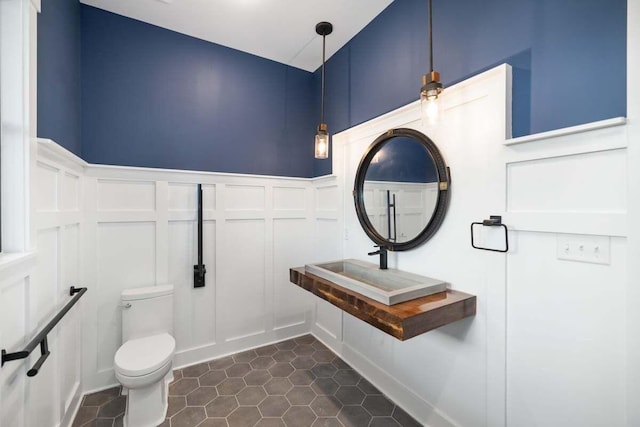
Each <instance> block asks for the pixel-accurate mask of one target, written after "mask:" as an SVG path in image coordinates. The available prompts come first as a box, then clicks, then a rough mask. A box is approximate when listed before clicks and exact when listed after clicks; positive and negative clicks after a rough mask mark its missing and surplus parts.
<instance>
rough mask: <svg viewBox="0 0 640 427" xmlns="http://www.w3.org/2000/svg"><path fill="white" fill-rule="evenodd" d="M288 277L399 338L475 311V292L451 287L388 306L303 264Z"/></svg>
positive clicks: (402, 338) (442, 324)
mask: <svg viewBox="0 0 640 427" xmlns="http://www.w3.org/2000/svg"><path fill="white" fill-rule="evenodd" d="M289 280H291V283H294V284H296V285H298V286H300V287H301V288H303V289H305V290H307V291H309V292H311V293H312V294H314V295H316V296H318V297H320V298H322V299H323V300H325V301H328V302H330V303H331V304H333V305H335V306H336V307H338V308H340V309H341V310H343V311H346V312H347V313H349V314H351V315H352V316H355V317H357V318H358V319H360V320H364V321H365V322H367V323H369V324H370V325H372V326H374V327H376V328H378V329H380V330H381V331H383V332H386V333H387V334H389V335H391V336H393V337H395V338H397V339H399V340H401V341H404V340H408V339H409V338H413V337H415V336H417V335H420V334H423V333H425V332H428V331H431V330H433V329H436V328H439V327H440V326H444V325H447V324H449V323H452V322H455V321H457V320H460V319H464V318H465V317H469V316H474V315H475V314H476V297H475V295H470V294H466V293H464V292H460V291H454V290H451V289H447V291H446V292H439V293H437V294H433V295H429V296H426V297H421V298H416V299H413V300H410V301H406V302H402V303H400V304H394V305H391V306H387V305H384V304H382V303H379V302H378V301H375V300H373V299H371V298H367V297H365V296H364V295H361V294H359V293H357V292H353V291H351V290H349V289H346V288H343V287H342V286H339V285H336V284H335V283H333V282H330V281H328V280H325V279H323V278H321V277H318V276H315V275H313V274H311V273H308V272H306V271H305V269H304V267H297V268H291V269H289Z"/></svg>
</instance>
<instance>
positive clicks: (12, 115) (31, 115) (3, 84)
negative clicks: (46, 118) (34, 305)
mask: <svg viewBox="0 0 640 427" xmlns="http://www.w3.org/2000/svg"><path fill="white" fill-rule="evenodd" d="M39 6H40V5H39V2H38V3H34V2H32V1H30V0H0V150H1V157H0V162H1V164H0V173H1V174H2V176H1V179H0V198H1V200H0V202H1V205H0V208H1V210H2V211H1V212H0V214H1V215H2V222H1V227H2V235H1V236H2V237H1V238H2V253H0V266H2V264H3V263H5V262H7V261H15V258H16V256H20V255H25V254H26V253H27V252H28V251H29V249H30V248H31V247H32V246H33V245H32V244H31V242H30V234H31V233H30V230H29V216H30V215H29V213H30V191H29V185H30V179H29V173H30V172H29V171H30V158H31V157H30V151H31V148H30V147H31V141H33V140H34V139H35V134H36V114H35V112H36V105H37V104H36V87H37V80H36V76H37V75H36V52H37V50H36V43H37V12H38V9H39Z"/></svg>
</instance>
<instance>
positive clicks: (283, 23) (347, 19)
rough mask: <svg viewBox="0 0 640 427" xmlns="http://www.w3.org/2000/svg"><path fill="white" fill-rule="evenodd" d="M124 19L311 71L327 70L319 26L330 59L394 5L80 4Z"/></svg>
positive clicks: (284, 1)
mask: <svg viewBox="0 0 640 427" xmlns="http://www.w3.org/2000/svg"><path fill="white" fill-rule="evenodd" d="M80 1H81V2H82V3H84V4H87V5H90V6H95V7H97V8H100V9H104V10H108V11H109V12H113V13H117V14H118V15H123V16H127V17H130V18H133V19H137V20H139V21H143V22H148V23H149V24H153V25H157V26H159V27H163V28H167V29H169V30H173V31H177V32H179V33H183V34H187V35H190V36H193V37H197V38H199V39H203V40H208V41H210V42H214V43H218V44H221V45H224V46H228V47H231V48H234V49H238V50H241V51H244V52H248V53H251V54H253V55H257V56H261V57H264V58H268V59H272V60H274V61H277V62H281V63H283V64H287V65H291V66H294V67H297V68H301V69H303V70H307V71H315V70H316V69H317V68H318V67H319V66H320V65H322V37H321V36H318V35H317V34H316V32H315V27H316V24H317V23H318V22H320V21H329V22H331V23H332V24H333V33H332V34H331V35H329V36H327V58H330V57H331V55H333V54H334V53H335V52H336V51H338V50H339V49H340V48H341V47H342V46H344V45H345V44H346V43H347V42H348V41H349V40H351V38H352V37H353V36H355V35H356V34H357V33H358V32H359V31H360V30H362V29H363V28H364V27H365V26H366V25H367V24H368V23H369V22H371V21H372V20H373V19H374V18H375V17H376V16H377V15H378V14H379V13H380V12H382V11H383V10H384V9H385V8H386V7H387V6H388V5H389V4H391V2H392V1H393V0H80Z"/></svg>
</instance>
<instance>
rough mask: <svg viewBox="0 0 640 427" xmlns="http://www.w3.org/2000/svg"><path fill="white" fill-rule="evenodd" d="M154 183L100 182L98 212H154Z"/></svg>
mask: <svg viewBox="0 0 640 427" xmlns="http://www.w3.org/2000/svg"><path fill="white" fill-rule="evenodd" d="M155 196H156V189H155V183H153V182H135V181H115V180H98V211H152V210H154V209H155V204H156V203H155Z"/></svg>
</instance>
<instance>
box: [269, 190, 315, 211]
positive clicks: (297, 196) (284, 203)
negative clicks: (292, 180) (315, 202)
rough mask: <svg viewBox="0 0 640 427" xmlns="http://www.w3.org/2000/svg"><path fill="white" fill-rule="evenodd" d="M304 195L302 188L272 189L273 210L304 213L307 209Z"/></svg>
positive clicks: (304, 191)
mask: <svg viewBox="0 0 640 427" xmlns="http://www.w3.org/2000/svg"><path fill="white" fill-rule="evenodd" d="M305 193H306V188H304V187H298V188H296V187H274V188H273V209H274V210H276V211H281V210H296V211H304V210H305V209H306V208H307V205H306V197H305Z"/></svg>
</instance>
